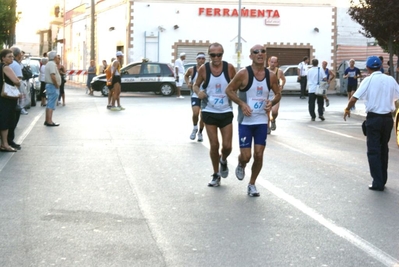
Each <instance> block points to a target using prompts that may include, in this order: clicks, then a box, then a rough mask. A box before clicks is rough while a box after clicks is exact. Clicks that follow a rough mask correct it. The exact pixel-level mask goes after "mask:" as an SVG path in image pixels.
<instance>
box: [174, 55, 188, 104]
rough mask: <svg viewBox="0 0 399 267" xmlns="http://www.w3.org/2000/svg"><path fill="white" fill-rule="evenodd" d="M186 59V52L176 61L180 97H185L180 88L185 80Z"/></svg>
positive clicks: (177, 88) (176, 76) (177, 90)
mask: <svg viewBox="0 0 399 267" xmlns="http://www.w3.org/2000/svg"><path fill="white" fill-rule="evenodd" d="M185 59H186V53H184V52H183V53H180V58H178V59H176V61H175V78H176V95H177V98H178V99H183V98H184V96H182V95H181V92H180V88H181V86H182V85H183V81H184V74H185V71H184V60H185Z"/></svg>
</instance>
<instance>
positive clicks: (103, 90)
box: [101, 84, 109, 96]
mask: <svg viewBox="0 0 399 267" xmlns="http://www.w3.org/2000/svg"><path fill="white" fill-rule="evenodd" d="M108 92H109V88H108V86H107V85H106V84H104V85H103V87H102V88H101V94H102V95H103V96H108Z"/></svg>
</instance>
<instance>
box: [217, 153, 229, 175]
mask: <svg viewBox="0 0 399 267" xmlns="http://www.w3.org/2000/svg"><path fill="white" fill-rule="evenodd" d="M219 163H220V166H219V171H220V176H222V178H226V177H227V176H229V167H228V166H227V160H226V162H225V163H222V158H221V157H220V160H219Z"/></svg>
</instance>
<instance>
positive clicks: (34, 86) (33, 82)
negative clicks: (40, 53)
mask: <svg viewBox="0 0 399 267" xmlns="http://www.w3.org/2000/svg"><path fill="white" fill-rule="evenodd" d="M40 60H41V58H40V57H28V58H25V59H23V60H22V64H24V65H25V66H29V67H30V69H31V71H32V78H31V79H30V80H29V84H30V96H31V106H33V107H34V106H36V101H37V100H40V80H39V76H40Z"/></svg>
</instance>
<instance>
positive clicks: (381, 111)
mask: <svg viewBox="0 0 399 267" xmlns="http://www.w3.org/2000/svg"><path fill="white" fill-rule="evenodd" d="M381 65H382V62H381V60H380V59H379V58H378V57H377V56H371V57H369V58H368V59H367V62H366V66H367V70H368V72H369V74H370V76H368V77H366V78H365V79H364V80H363V81H362V83H361V84H360V86H359V88H358V89H357V90H356V92H355V93H354V94H353V96H352V97H351V99H350V100H349V102H348V106H347V107H346V108H345V110H344V111H345V113H344V120H346V117H350V109H351V108H352V107H353V106H354V105H355V103H356V101H357V100H358V99H364V100H366V102H365V105H366V113H367V117H366V132H367V158H368V161H369V168H370V175H371V177H372V178H373V183H372V184H371V185H369V189H370V190H374V191H384V189H385V184H386V183H387V180H388V151H389V149H388V143H389V139H390V138H391V133H392V128H393V119H392V112H393V111H395V100H397V99H399V85H398V83H397V82H396V81H395V79H394V78H393V77H391V76H388V75H384V74H382V73H381V71H380V68H381Z"/></svg>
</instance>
